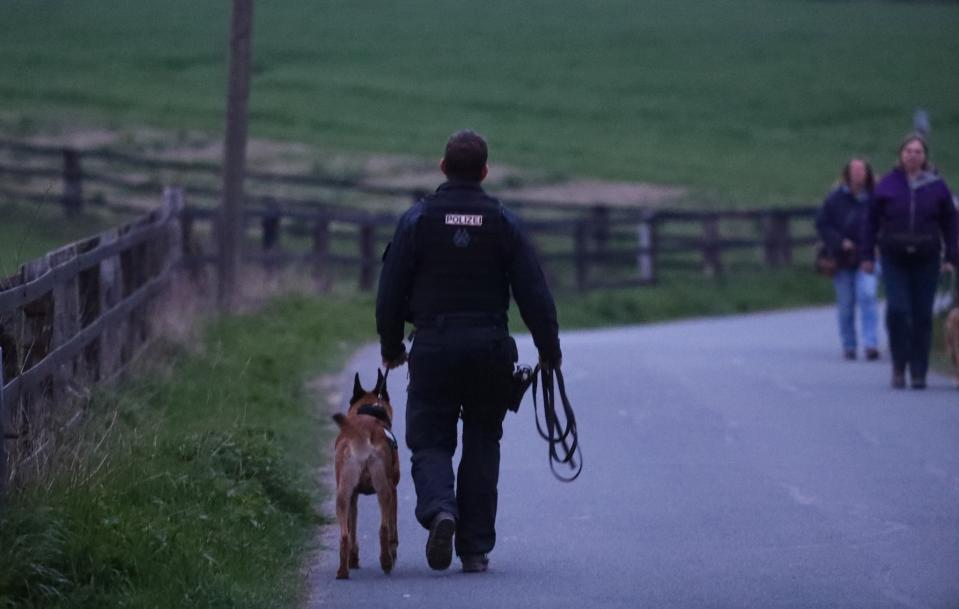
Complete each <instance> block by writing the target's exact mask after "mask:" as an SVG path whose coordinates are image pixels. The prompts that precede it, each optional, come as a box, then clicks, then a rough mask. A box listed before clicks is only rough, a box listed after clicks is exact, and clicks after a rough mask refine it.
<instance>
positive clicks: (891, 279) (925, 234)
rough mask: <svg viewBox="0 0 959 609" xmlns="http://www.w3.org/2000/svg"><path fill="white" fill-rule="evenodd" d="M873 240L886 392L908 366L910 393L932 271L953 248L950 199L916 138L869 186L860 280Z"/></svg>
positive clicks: (928, 322)
mask: <svg viewBox="0 0 959 609" xmlns="http://www.w3.org/2000/svg"><path fill="white" fill-rule="evenodd" d="M877 240H878V245H879V250H880V253H881V255H882V274H883V279H884V283H885V286H886V330H887V331H888V332H889V350H890V351H891V353H892V386H893V387H895V388H896V389H902V388H904V387H905V386H906V367H907V366H908V368H909V376H910V379H911V381H912V387H913V388H914V389H925V387H926V371H927V370H928V368H929V349H930V347H931V345H932V305H933V300H934V298H935V295H936V284H937V282H938V280H939V271H940V268H941V269H942V270H944V271H948V270H951V269H952V268H953V265H955V264H956V263H957V262H959V260H957V256H959V243H957V234H956V208H955V207H954V206H953V203H952V194H951V193H950V192H949V188H948V187H947V186H946V183H945V182H944V181H943V180H942V178H940V177H939V175H938V174H937V173H936V172H934V171H933V170H932V169H931V168H930V165H929V146H928V145H927V144H926V141H925V139H924V138H923V137H922V136H920V135H918V134H910V135H908V136H907V137H906V138H905V139H904V140H903V142H902V145H901V146H900V147H899V163H898V165H897V166H896V167H895V168H894V169H893V170H892V171H890V172H889V173H888V174H886V175H885V176H883V178H882V180H880V181H879V184H878V185H877V186H876V192H875V198H874V203H873V206H872V208H871V209H870V213H869V218H868V221H867V222H866V223H865V233H864V235H863V239H862V242H861V249H860V256H861V257H862V260H863V262H862V270H863V271H864V272H866V273H872V272H874V270H875V267H874V262H873V261H874V258H875V248H876V243H877ZM943 249H945V252H944V253H945V262H944V263H942V262H940V258H941V256H942V254H943Z"/></svg>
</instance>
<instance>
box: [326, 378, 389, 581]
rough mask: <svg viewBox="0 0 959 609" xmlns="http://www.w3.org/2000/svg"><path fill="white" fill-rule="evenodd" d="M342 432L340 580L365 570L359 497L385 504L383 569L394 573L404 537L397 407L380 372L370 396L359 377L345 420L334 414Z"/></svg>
mask: <svg viewBox="0 0 959 609" xmlns="http://www.w3.org/2000/svg"><path fill="white" fill-rule="evenodd" d="M333 420H334V421H336V424H337V425H339V427H340V433H339V435H338V436H337V437H336V444H335V447H336V448H335V450H336V520H337V522H339V525H340V567H339V569H338V570H337V572H336V578H337V579H349V577H350V569H357V568H359V566H360V548H359V545H358V544H357V541H356V507H357V499H358V497H359V495H360V494H363V495H372V494H374V493H375V494H376V498H377V500H378V501H379V504H380V518H381V520H380V567H382V568H383V571H384V572H385V573H389V572H390V571H392V570H393V565H394V564H395V563H396V549H397V546H398V545H399V538H398V536H397V531H396V503H397V501H396V485H397V484H398V483H399V481H400V460H399V454H398V451H397V445H396V438H395V437H394V436H393V432H392V431H391V428H392V422H393V407H392V406H391V405H390V396H389V393H387V391H386V378H385V377H384V376H383V373H382V372H379V371H377V378H376V385H375V386H374V387H373V389H372V390H370V391H365V390H364V389H363V387H362V385H360V375H359V373H357V375H356V377H355V379H354V381H353V397H352V398H351V399H350V408H349V410H348V411H347V413H346V414H345V415H343V414H339V413H338V414H335V415H333Z"/></svg>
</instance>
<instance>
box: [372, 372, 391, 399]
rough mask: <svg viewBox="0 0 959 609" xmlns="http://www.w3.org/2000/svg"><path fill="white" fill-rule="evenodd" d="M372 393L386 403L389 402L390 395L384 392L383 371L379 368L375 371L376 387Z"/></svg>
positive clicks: (384, 378) (384, 380) (384, 379)
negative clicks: (381, 397)
mask: <svg viewBox="0 0 959 609" xmlns="http://www.w3.org/2000/svg"><path fill="white" fill-rule="evenodd" d="M373 391H374V392H375V393H376V395H381V396H383V399H384V400H386V401H387V402H389V401H390V394H389V392H387V391H386V377H385V376H383V371H382V370H380V369H379V368H377V369H376V387H375V388H374V389H373Z"/></svg>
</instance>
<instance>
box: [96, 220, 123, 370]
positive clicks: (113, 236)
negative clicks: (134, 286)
mask: <svg viewBox="0 0 959 609" xmlns="http://www.w3.org/2000/svg"><path fill="white" fill-rule="evenodd" d="M118 238H119V237H118V233H117V229H112V230H109V231H107V232H104V233H102V234H101V235H100V245H101V246H103V245H107V244H110V243H113V242H115V241H116V240H117V239H118ZM99 270H100V273H99V275H100V276H99V281H100V312H101V315H102V314H103V313H105V312H106V311H109V310H110V309H112V308H113V307H115V306H116V305H117V304H118V303H119V302H120V300H122V299H123V269H122V267H121V265H120V256H119V254H118V255H116V256H110V257H109V258H105V259H103V260H102V261H101V262H100V269H99ZM126 325H127V322H126V320H121V321H120V323H118V324H117V325H116V326H114V327H110V328H104V329H103V333H102V334H101V335H100V339H99V340H100V349H99V359H100V361H99V362H98V364H97V367H98V368H99V376H100V379H101V380H104V379H108V378H110V377H112V376H113V374H114V373H115V372H116V371H117V370H119V369H120V366H121V360H122V357H121V351H122V347H123V336H124V335H125V334H126Z"/></svg>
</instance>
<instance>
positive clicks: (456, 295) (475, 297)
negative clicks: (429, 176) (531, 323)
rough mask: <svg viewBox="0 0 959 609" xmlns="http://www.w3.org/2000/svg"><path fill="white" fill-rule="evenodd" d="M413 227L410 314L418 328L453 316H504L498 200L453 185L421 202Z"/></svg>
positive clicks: (505, 258) (503, 239)
mask: <svg viewBox="0 0 959 609" xmlns="http://www.w3.org/2000/svg"><path fill="white" fill-rule="evenodd" d="M424 207H425V211H424V213H423V215H422V216H421V217H420V219H419V222H418V224H417V228H416V247H415V251H416V265H417V266H416V272H415V274H414V276H415V279H414V280H413V286H412V290H411V295H410V313H411V314H412V318H413V320H414V322H415V323H416V324H418V325H419V324H428V323H433V322H434V321H435V320H436V318H437V316H439V315H442V314H453V313H490V314H494V315H498V314H502V315H505V313H506V309H507V308H508V307H509V277H508V276H507V270H508V264H509V251H508V247H507V234H506V222H505V219H504V218H503V214H502V212H501V207H500V203H499V201H497V200H496V199H494V198H492V197H489V196H487V195H486V194H484V193H483V192H482V191H480V190H478V189H476V190H473V189H468V188H456V187H453V188H451V189H449V190H440V191H438V192H437V193H435V194H433V195H430V196H429V197H427V198H426V200H425V206H424Z"/></svg>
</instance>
